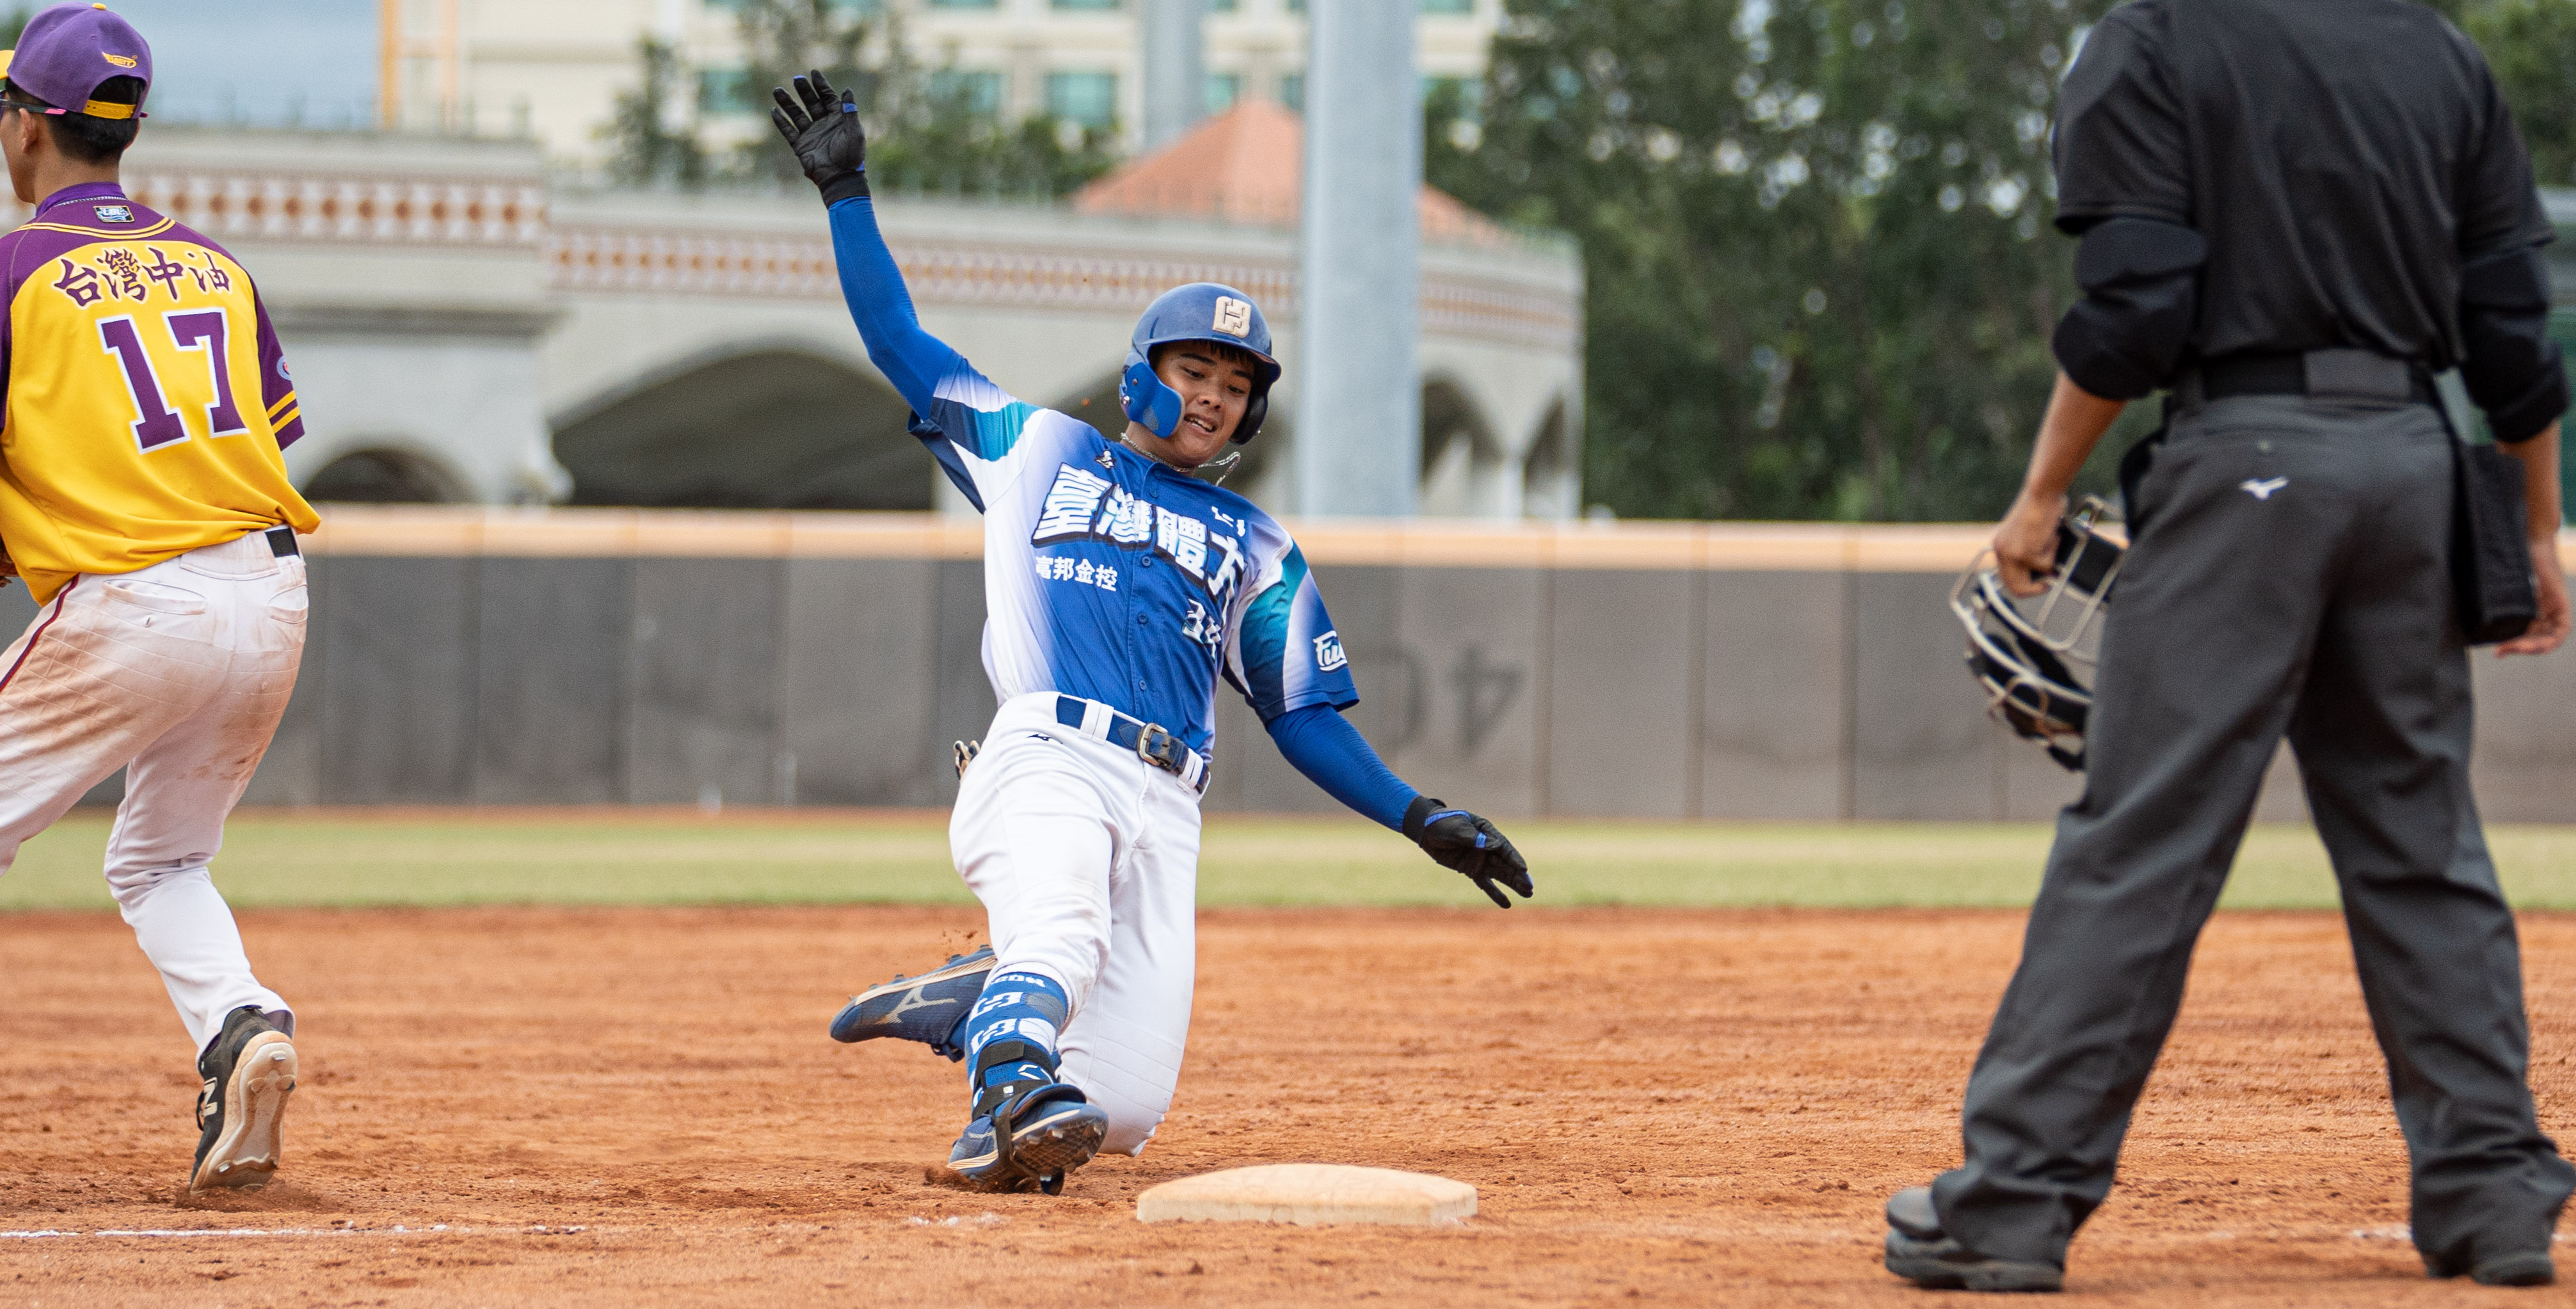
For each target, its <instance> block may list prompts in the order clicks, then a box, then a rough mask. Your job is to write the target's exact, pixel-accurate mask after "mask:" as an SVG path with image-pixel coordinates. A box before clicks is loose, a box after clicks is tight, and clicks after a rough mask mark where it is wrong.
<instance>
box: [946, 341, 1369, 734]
mask: <svg viewBox="0 0 2576 1309" xmlns="http://www.w3.org/2000/svg"><path fill="white" fill-rule="evenodd" d="M927 418H928V422H927V423H925V424H923V425H922V426H925V427H936V428H937V429H938V432H939V434H938V435H931V434H928V433H924V434H923V435H922V440H923V441H924V442H926V443H928V444H930V445H931V447H932V450H933V453H935V454H937V455H938V456H939V459H940V463H941V464H942V466H943V467H944V468H946V470H947V471H948V474H949V476H950V477H951V478H952V479H954V480H956V481H957V483H958V487H959V489H961V490H963V491H965V492H966V493H967V494H968V495H969V496H970V497H971V498H973V499H975V500H976V501H978V502H979V503H981V504H982V505H983V508H984V603H985V612H986V615H987V617H986V619H985V626H984V669H985V672H986V673H988V674H989V675H990V676H991V677H992V679H993V692H994V694H995V695H997V696H999V697H1000V698H1002V699H1005V700H1007V699H1009V698H1010V697H1012V696H1015V695H1022V694H1025V693H1027V692H1030V691H1057V692H1062V693H1063V694H1066V695H1078V696H1081V697H1083V698H1085V699H1090V700H1098V701H1101V702H1102V703H1104V704H1108V705H1111V706H1114V707H1115V708H1117V709H1119V710H1120V711H1122V712H1124V713H1127V714H1129V715H1132V716H1134V717H1136V718H1141V719H1143V720H1145V721H1146V722H1149V723H1160V724H1162V725H1163V726H1164V727H1165V728H1167V729H1169V730H1170V731H1171V733H1172V734H1173V735H1174V736H1176V737H1179V738H1180V739H1181V740H1182V741H1184V742H1186V743H1188V745H1189V746H1190V748H1191V749H1194V750H1197V751H1199V752H1200V753H1202V754H1206V753H1210V750H1209V746H1210V742H1211V737H1212V727H1213V724H1212V721H1211V719H1212V716H1213V713H1214V710H1215V692H1216V679H1217V677H1218V676H1219V675H1220V674H1221V675H1223V676H1224V678H1225V680H1226V681H1228V682H1231V683H1233V684H1234V686H1235V688H1236V689H1237V690H1239V691H1241V692H1242V693H1243V696H1244V698H1245V699H1246V700H1247V701H1249V702H1250V703H1251V705H1252V707H1253V710H1254V711H1255V712H1257V713H1259V714H1260V715H1261V719H1262V721H1263V722H1265V723H1266V722H1269V721H1271V720H1272V719H1275V718H1277V717H1279V716H1280V715H1281V714H1285V713H1288V712H1290V711H1292V710H1296V709H1302V708H1305V707H1306V706H1308V705H1316V704H1323V705H1331V706H1333V707H1334V708H1336V709H1342V708H1348V707H1349V706H1351V705H1354V704H1357V703H1359V694H1358V692H1357V691H1356V690H1355V689H1354V688H1353V686H1352V685H1351V674H1350V668H1349V660H1348V659H1347V658H1346V657H1345V656H1344V655H1343V653H1342V642H1341V637H1340V636H1339V635H1338V634H1337V633H1335V632H1334V630H1333V620H1332V618H1331V616H1330V615H1328V614H1326V613H1325V611H1324V600H1323V597H1322V596H1321V595H1320V594H1318V593H1317V591H1316V589H1315V579H1314V578H1313V577H1312V576H1311V575H1310V574H1309V573H1308V572H1307V570H1306V559H1305V556H1304V555H1303V554H1301V553H1300V552H1299V551H1298V549H1297V543H1296V542H1295V541H1293V540H1291V539H1290V538H1289V536H1288V533H1287V531H1286V529H1284V528H1282V527H1280V525H1279V524H1278V522H1277V521H1276V520H1274V519H1272V518H1271V517H1270V515H1268V514H1266V513H1263V512H1262V511H1261V510H1260V509H1259V508H1257V507H1255V506H1254V505H1253V503H1252V502H1251V501H1249V500H1246V499H1244V498H1243V497H1242V496H1239V495H1236V494H1235V493H1234V492H1232V491H1228V490H1226V489H1224V488H1223V487H1220V486H1215V485H1213V484H1210V483H1208V482H1203V481H1201V480H1199V479H1198V478H1195V477H1192V476H1190V475H1188V474H1186V473H1181V472H1178V471H1175V470H1173V469H1171V468H1169V467H1167V466H1165V465H1163V464H1161V463H1159V462H1157V461H1155V460H1152V459H1149V458H1146V457H1145V456H1143V455H1140V454H1138V453H1136V452H1135V451H1133V450H1130V449H1128V448H1126V447H1125V446H1123V445H1113V444H1111V443H1110V442H1109V441H1108V440H1107V439H1105V438H1104V437H1102V436H1101V434H1100V432H1099V431H1098V430H1097V429H1095V428H1093V427H1092V426H1091V425H1090V424H1088V423H1085V422H1082V421H1081V420H1079V419H1076V418H1072V417H1069V416H1067V415H1064V414H1060V413H1057V412H1055V411H1053V410H1049V409H1038V408H1035V407H1033V406H1030V405H1026V404H1022V403H1020V402H1018V401H1016V400H1013V399H1012V398H1011V397H1010V396H1009V395H1008V394H1007V393H1005V392H1004V391H1003V390H1002V389H1001V388H1000V387H997V386H995V385H993V384H992V383H991V382H989V381H987V380H985V378H984V377H983V375H981V374H980V373H977V372H976V371H975V370H974V369H973V368H972V367H969V366H967V365H966V364H965V361H964V360H962V359H960V360H958V361H957V366H956V368H955V369H954V371H952V372H951V373H950V374H949V375H948V376H946V377H944V378H942V379H941V380H940V381H939V383H938V384H937V386H936V387H935V389H934V396H933V399H932V403H931V409H930V411H929V413H928V415H927Z"/></svg>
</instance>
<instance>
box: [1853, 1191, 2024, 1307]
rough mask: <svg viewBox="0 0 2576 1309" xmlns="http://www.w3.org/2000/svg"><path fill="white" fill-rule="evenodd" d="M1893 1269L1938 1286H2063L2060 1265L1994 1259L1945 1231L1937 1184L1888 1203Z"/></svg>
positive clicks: (1949, 1288)
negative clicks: (1936, 1204) (1934, 1189)
mask: <svg viewBox="0 0 2576 1309" xmlns="http://www.w3.org/2000/svg"><path fill="white" fill-rule="evenodd" d="M1887 1271H1889V1272H1891V1273H1894V1274H1896V1275H1897V1276H1899V1277H1902V1278H1905V1279H1906V1280H1908V1281H1910V1282H1912V1283H1914V1284H1915V1285H1916V1286H1920V1287H1923V1288H1924V1289H1926V1290H1933V1291H2060V1290H2064V1289H2065V1287H2066V1270H2064V1269H2062V1268H2059V1267H2058V1266H2057V1265H2055V1264H2041V1263H2024V1262H2021V1261H2019V1260H2013V1259H1991V1258H1988V1257H1987V1256H1985V1255H1981V1254H1979V1253H1977V1252H1976V1251H1974V1250H1971V1249H1969V1248H1968V1247H1966V1246H1964V1245H1961V1244H1959V1242H1958V1241H1957V1240H1955V1239H1953V1238H1952V1237H1951V1236H1950V1235H1949V1234H1947V1233H1945V1232H1943V1231H1942V1230H1941V1215H1940V1213H1939V1211H1937V1210H1935V1209H1934V1208H1933V1207H1932V1188H1931V1187H1928V1186H1909V1187H1907V1188H1905V1189H1904V1190H1902V1191H1899V1192H1897V1193H1896V1194H1895V1195H1894V1196H1893V1197H1891V1198H1890V1199H1889V1200H1888V1202H1887Z"/></svg>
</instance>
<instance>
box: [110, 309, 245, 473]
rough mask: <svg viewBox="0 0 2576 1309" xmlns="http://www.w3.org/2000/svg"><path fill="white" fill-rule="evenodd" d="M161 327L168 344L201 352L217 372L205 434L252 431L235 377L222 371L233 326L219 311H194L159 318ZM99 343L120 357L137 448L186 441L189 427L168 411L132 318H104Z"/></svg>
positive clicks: (118, 358) (234, 433) (121, 315)
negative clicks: (235, 387)
mask: <svg viewBox="0 0 2576 1309" xmlns="http://www.w3.org/2000/svg"><path fill="white" fill-rule="evenodd" d="M161 326H162V329H163V330H164V331H167V332H168V333H169V334H170V344H171V346H172V347H173V348H176V349H180V350H202V351H204V352H205V355H206V367H207V370H208V371H210V372H211V373H213V374H214V382H215V399H214V403H212V404H209V405H207V406H206V430H207V433H208V434H209V435H212V436H239V435H241V434H242V433H244V432H247V431H249V430H250V425H249V424H247V423H244V422H243V421H242V417H241V409H240V408H239V407H238V406H236V405H235V404H234V403H233V379H232V372H231V370H230V369H227V368H225V367H224V363H225V359H226V350H225V347H226V345H227V344H229V343H230V342H231V340H232V322H231V320H230V319H229V318H228V317H226V316H225V313H224V311H223V310H221V309H191V310H188V311H186V312H184V313H181V312H178V311H175V310H174V311H171V312H169V313H165V314H163V315H162V316H161ZM98 336H99V342H100V344H101V345H103V346H105V347H106V349H107V352H108V353H109V354H112V355H114V356H116V362H117V364H118V366H119V367H120V368H122V369H123V370H124V373H125V391H126V394H127V396H129V397H130V398H131V399H132V400H133V401H134V412H135V413H136V414H138V415H140V416H139V417H137V418H136V419H135V420H134V444H135V447H136V448H137V449H141V450H150V449H154V448H156V447H159V446H165V445H169V444H171V443H173V442H177V441H185V440H187V439H188V425H187V423H186V422H184V421H182V420H181V419H180V417H179V412H178V411H177V410H175V409H172V408H171V407H170V402H169V400H168V399H167V398H166V397H165V396H164V394H163V392H162V390H161V379H160V378H159V377H156V376H154V375H153V372H152V357H151V356H150V355H149V354H148V353H146V352H145V351H144V349H143V338H142V336H141V334H140V329H138V328H137V327H136V326H135V324H134V316H133V315H132V314H119V315H117V316H116V317H114V318H107V319H101V320H100V321H99V325H98Z"/></svg>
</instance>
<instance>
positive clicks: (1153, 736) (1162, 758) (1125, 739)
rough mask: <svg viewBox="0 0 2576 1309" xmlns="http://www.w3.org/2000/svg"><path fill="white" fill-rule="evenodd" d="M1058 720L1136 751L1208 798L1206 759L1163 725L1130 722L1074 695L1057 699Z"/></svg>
mask: <svg viewBox="0 0 2576 1309" xmlns="http://www.w3.org/2000/svg"><path fill="white" fill-rule="evenodd" d="M1055 720H1056V721H1057V722H1059V723H1062V724H1064V725H1065V726H1067V727H1070V728H1072V729H1074V730H1075V731H1077V732H1080V733H1082V734H1083V735H1084V736H1087V737H1090V738H1091V739H1092V740H1095V741H1107V742H1109V743H1110V744H1111V745H1115V746H1118V747H1120V748H1122V749H1127V750H1133V751H1135V752H1136V757H1137V758H1139V759H1142V760H1144V761H1145V762H1146V763H1149V764H1152V765H1153V766H1155V767H1156V768H1160V769H1162V770H1163V771H1164V772H1167V773H1170V774H1171V775H1172V776H1174V777H1177V778H1179V779H1181V781H1182V782H1183V783H1185V784H1187V785H1188V786H1189V788H1190V789H1191V790H1193V791H1196V792H1198V793H1199V794H1201V795H1205V794H1207V784H1208V761H1207V758H1206V756H1204V755H1201V754H1200V753H1199V752H1198V751H1196V750H1193V749H1191V748H1189V747H1188V746H1186V745H1183V744H1181V743H1180V740H1179V738H1177V737H1174V736H1173V735H1172V734H1171V733H1170V732H1169V731H1167V730H1165V729H1164V728H1163V726H1162V725H1161V724H1159V723H1149V722H1146V721H1144V720H1143V719H1139V718H1130V717H1128V716H1127V715H1125V714H1122V713H1120V712H1118V711H1117V710H1115V709H1112V708H1110V707H1109V706H1107V705H1105V704H1102V703H1100V702H1099V701H1097V700H1085V699H1083V698H1082V697H1080V696H1074V695H1059V696H1057V697H1056V698H1055Z"/></svg>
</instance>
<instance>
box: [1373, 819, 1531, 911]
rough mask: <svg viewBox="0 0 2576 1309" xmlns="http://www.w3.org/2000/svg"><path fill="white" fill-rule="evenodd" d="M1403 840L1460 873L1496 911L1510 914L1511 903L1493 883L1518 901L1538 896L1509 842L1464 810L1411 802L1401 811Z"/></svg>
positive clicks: (1524, 862) (1526, 865)
mask: <svg viewBox="0 0 2576 1309" xmlns="http://www.w3.org/2000/svg"><path fill="white" fill-rule="evenodd" d="M1404 834H1405V835H1406V836H1408V837H1410V838H1412V840H1413V842H1414V844H1416V845H1419V846H1421V847H1422V850H1423V853H1425V854H1428V855H1430V856H1431V857H1432V858H1433V859H1436V860H1438V861H1439V862H1440V866H1441V867H1443V868H1450V869H1455V870H1457V871H1458V872H1461V873H1465V874H1466V875H1467V880H1468V881H1471V882H1474V883H1475V884H1476V889H1477V890H1479V891H1482V892H1484V893H1485V894H1487V895H1489V896H1492V897H1493V898H1494V903H1495V904H1496V905H1499V906H1501V907H1502V908H1505V909H1509V908H1511V907H1512V901H1511V897H1509V896H1506V895H1504V894H1503V893H1502V891H1501V890H1500V889H1498V888H1497V887H1496V886H1495V883H1497V882H1499V883H1501V884H1502V885H1503V886H1508V887H1510V888H1511V889H1512V890H1514V891H1515V892H1518V893H1519V895H1520V897H1521V898H1522V899H1524V900H1526V899H1528V898H1530V897H1531V896H1533V895H1536V894H1537V893H1538V887H1537V886H1536V885H1534V884H1532V883H1531V881H1530V875H1529V861H1528V860H1526V859H1523V858H1521V852H1520V851H1518V850H1515V849H1513V848H1512V843H1511V839H1510V838H1508V837H1506V836H1504V835H1503V834H1502V833H1501V832H1499V831H1497V830H1495V828H1494V825H1493V824H1492V823H1489V822H1486V821H1485V820H1484V819H1482V818H1478V817H1477V816H1475V815H1474V814H1471V813H1468V812H1467V811H1466V810H1464V809H1451V808H1449V807H1448V806H1446V805H1444V804H1442V803H1441V802H1440V801H1437V800H1434V799H1432V798H1431V797H1430V796H1427V795H1418V796H1415V797H1414V798H1413V803H1412V804H1411V805H1409V806H1407V807H1406V808H1405V811H1404Z"/></svg>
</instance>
